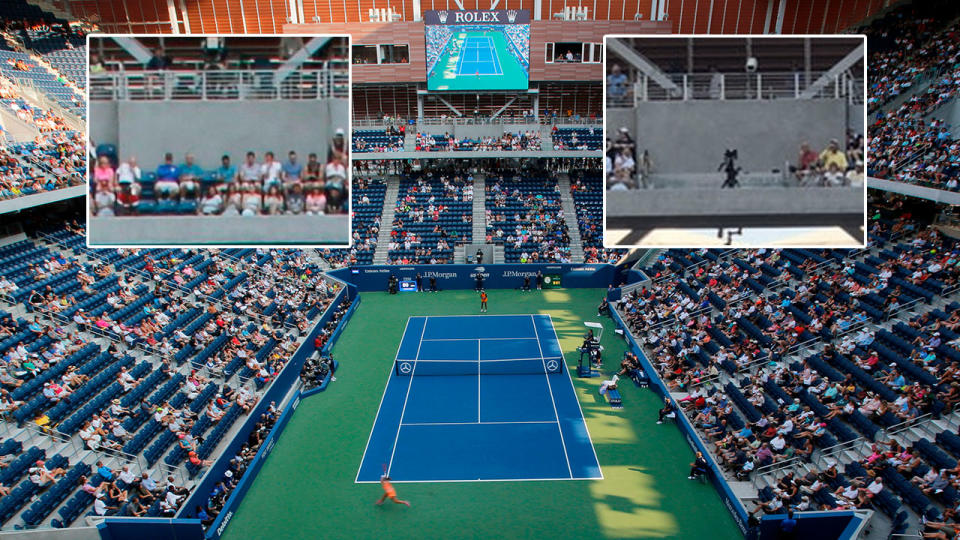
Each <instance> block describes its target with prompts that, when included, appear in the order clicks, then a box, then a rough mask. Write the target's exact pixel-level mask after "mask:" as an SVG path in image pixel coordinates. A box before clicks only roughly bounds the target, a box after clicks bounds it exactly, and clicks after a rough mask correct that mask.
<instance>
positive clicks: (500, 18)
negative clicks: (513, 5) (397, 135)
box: [423, 9, 530, 91]
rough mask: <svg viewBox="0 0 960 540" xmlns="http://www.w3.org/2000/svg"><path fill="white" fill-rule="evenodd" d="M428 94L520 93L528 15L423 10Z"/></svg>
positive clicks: (526, 70) (526, 64) (526, 81)
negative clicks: (499, 91)
mask: <svg viewBox="0 0 960 540" xmlns="http://www.w3.org/2000/svg"><path fill="white" fill-rule="evenodd" d="M423 20H424V24H425V26H426V34H427V89H428V90H468V91H473V90H526V89H527V88H528V87H529V85H530V11H529V10H526V9H511V10H491V11H480V10H449V11H448V10H441V11H426V12H424V17H423Z"/></svg>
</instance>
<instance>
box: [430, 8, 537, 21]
mask: <svg viewBox="0 0 960 540" xmlns="http://www.w3.org/2000/svg"><path fill="white" fill-rule="evenodd" d="M423 23H424V24H446V25H452V24H530V10H528V9H494V10H489V11H485V10H480V9H441V10H435V11H424V12H423Z"/></svg>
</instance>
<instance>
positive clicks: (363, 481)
mask: <svg viewBox="0 0 960 540" xmlns="http://www.w3.org/2000/svg"><path fill="white" fill-rule="evenodd" d="M583 480H603V477H602V476H587V477H582V478H474V479H467V480H395V479H390V482H391V483H393V484H436V483H448V484H455V483H457V482H579V481H583ZM356 483H357V484H379V483H380V481H379V480H360V481H359V482H356Z"/></svg>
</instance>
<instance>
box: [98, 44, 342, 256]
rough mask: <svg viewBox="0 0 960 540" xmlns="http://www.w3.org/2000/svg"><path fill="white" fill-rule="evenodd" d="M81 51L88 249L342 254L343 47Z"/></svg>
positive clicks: (159, 47) (177, 46)
mask: <svg viewBox="0 0 960 540" xmlns="http://www.w3.org/2000/svg"><path fill="white" fill-rule="evenodd" d="M87 48H88V50H89V62H88V68H89V75H88V86H89V108H88V118H89V124H88V136H89V143H90V149H91V151H90V156H89V162H90V163H89V169H88V176H89V182H88V207H89V208H88V215H89V218H88V219H89V222H88V223H89V227H88V231H89V233H88V238H87V242H88V244H89V245H90V246H93V247H108V246H109V247H117V246H130V247H140V246H178V247H183V246H203V247H215V246H224V247H226V246H229V247H237V246H251V247H255V246H270V245H273V246H277V245H284V246H295V245H297V246H326V247H346V246H348V245H349V243H350V219H349V212H350V166H349V159H350V158H349V148H348V147H349V135H348V133H349V132H350V60H349V57H350V41H349V36H329V35H327V36H324V35H313V36H303V37H300V36H255V37H253V36H207V37H204V36H157V35H153V36H148V35H142V36H138V35H96V36H91V37H89V38H88V44H87Z"/></svg>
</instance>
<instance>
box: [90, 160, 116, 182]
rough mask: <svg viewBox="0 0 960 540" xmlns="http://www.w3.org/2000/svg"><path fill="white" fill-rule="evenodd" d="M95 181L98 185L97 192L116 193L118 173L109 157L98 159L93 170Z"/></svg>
mask: <svg viewBox="0 0 960 540" xmlns="http://www.w3.org/2000/svg"><path fill="white" fill-rule="evenodd" d="M93 180H94V182H96V184H97V190H98V191H99V190H103V189H106V190H109V191H115V190H114V188H115V187H116V173H115V171H114V170H113V165H111V164H110V159H109V158H108V157H107V156H100V157H99V158H98V159H97V166H96V167H94V168H93Z"/></svg>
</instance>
